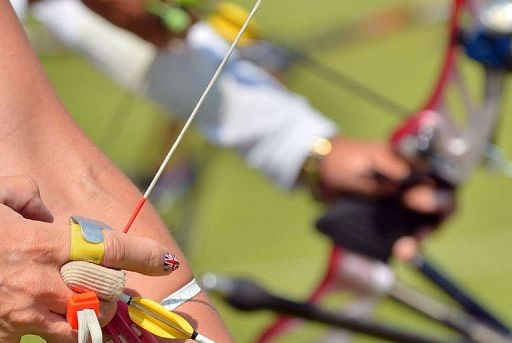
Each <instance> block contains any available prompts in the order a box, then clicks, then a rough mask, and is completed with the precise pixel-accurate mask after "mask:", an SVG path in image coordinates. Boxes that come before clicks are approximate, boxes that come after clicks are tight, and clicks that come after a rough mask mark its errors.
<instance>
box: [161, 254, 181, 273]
mask: <svg viewBox="0 0 512 343" xmlns="http://www.w3.org/2000/svg"><path fill="white" fill-rule="evenodd" d="M179 267H180V261H178V257H176V255H174V254H172V253H170V252H168V253H165V254H164V271H166V272H167V271H171V272H173V271H175V270H176V269H178V268H179Z"/></svg>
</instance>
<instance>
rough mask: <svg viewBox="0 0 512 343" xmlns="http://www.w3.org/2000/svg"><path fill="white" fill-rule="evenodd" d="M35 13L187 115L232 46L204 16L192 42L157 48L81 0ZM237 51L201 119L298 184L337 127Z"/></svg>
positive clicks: (220, 140) (217, 139)
mask: <svg viewBox="0 0 512 343" xmlns="http://www.w3.org/2000/svg"><path fill="white" fill-rule="evenodd" d="M34 16H35V17H36V18H37V19H38V20H40V21H41V22H43V23H44V24H45V25H46V26H48V27H49V28H50V30H51V31H53V32H54V33H55V35H56V36H57V37H59V38H61V39H62V40H63V41H64V42H65V43H66V44H68V45H69V46H71V47H72V48H74V49H75V50H78V51H80V52H82V53H84V54H85V55H86V56H87V57H88V58H89V59H90V60H91V61H92V62H93V63H94V64H96V65H98V66H99V67H100V68H101V69H102V70H103V71H104V72H106V74H108V75H109V76H110V77H112V78H113V79H114V80H116V81H117V82H119V83H120V84H121V85H122V86H124V87H128V88H130V89H134V90H136V89H137V88H139V87H137V84H141V83H142V82H143V80H144V79H145V78H146V77H147V79H146V82H147V87H145V88H144V89H145V92H146V93H147V94H146V95H147V96H148V97H149V98H151V99H152V100H154V101H156V102H157V103H159V104H160V105H162V106H163V107H164V108H166V109H167V110H168V111H169V112H171V113H175V114H177V115H180V116H186V115H188V114H189V113H190V112H191V110H192V108H193V106H194V105H195V103H196V102H197V100H198V98H199V96H200V94H201V93H202V91H203V90H204V88H205V87H206V85H207V83H208V81H209V80H210V78H211V76H212V75H213V72H214V70H215V69H216V67H217V66H218V64H219V62H220V60H221V59H222V57H223V55H224V53H225V52H226V50H227V48H228V44H227V43H226V42H225V41H224V40H223V39H222V38H221V37H219V36H218V35H217V34H216V33H215V32H214V30H213V29H211V28H210V27H209V26H208V25H207V24H204V23H199V24H196V25H194V26H193V27H192V28H191V30H190V33H189V35H188V38H187V40H186V42H185V44H179V45H176V44H175V45H173V46H171V47H170V48H169V49H168V50H165V51H159V52H158V53H156V51H155V49H154V48H153V47H152V46H151V45H149V44H147V43H146V42H144V41H142V40H141V39H139V38H138V37H136V36H134V35H132V34H130V33H127V32H126V31H124V30H122V29H119V28H117V27H115V26H113V25H111V24H110V23H108V22H106V21H105V20H103V19H102V18H100V17H99V16H98V15H96V14H95V13H93V12H92V11H90V10H89V9H88V8H87V7H85V6H84V5H82V4H81V3H80V2H79V1H78V0H44V1H42V2H39V3H37V4H36V5H35V7H34ZM233 57H234V58H233V59H232V60H231V62H230V63H229V64H228V65H227V68H226V70H225V72H224V73H223V74H222V76H221V78H220V79H219V81H218V83H217V85H216V87H214V89H213V90H212V92H211V93H210V95H209V97H208V98H207V101H206V102H205V104H204V107H203V109H202V110H201V113H199V115H198V116H197V124H198V125H199V127H200V128H201V130H202V132H203V133H204V134H205V135H206V136H207V137H208V138H209V140H210V141H212V142H213V143H215V144H218V145H220V146H223V147H232V148H235V149H237V150H238V151H239V152H240V153H241V154H242V155H243V157H244V158H245V159H246V161H247V162H248V164H250V165H251V166H254V167H256V168H258V169H260V170H261V171H262V172H264V173H265V174H266V175H267V176H268V177H269V178H270V179H271V180H273V181H274V182H275V183H277V184H279V185H281V186H282V187H284V188H287V189H288V188H291V187H292V186H293V185H294V183H295V181H296V178H297V176H298V173H299V170H300V166H301V165H302V163H303V161H304V159H305V157H306V155H307V154H308V152H309V149H310V147H311V144H312V142H313V140H314V139H316V138H317V137H327V136H332V135H334V134H335V133H336V127H335V126H334V124H333V123H332V122H330V121H329V120H327V119H326V118H325V117H323V116H322V115H321V114H320V113H318V112H317V111H316V110H315V109H313V108H312V107H311V106H310V105H309V104H308V102H307V101H305V100H304V99H303V98H302V97H299V96H297V95H295V94H293V93H291V92H289V91H287V90H286V89H285V88H284V87H283V86H282V85H281V84H279V82H277V81H276V80H275V79H273V78H272V77H271V76H270V75H268V74H267V73H266V72H264V71H263V70H261V69H259V68H258V67H256V66H254V65H253V64H251V63H248V62H247V61H244V60H241V59H239V58H237V56H236V55H235V56H233ZM148 68H149V69H148ZM147 70H149V71H148V72H147V75H146V71H147Z"/></svg>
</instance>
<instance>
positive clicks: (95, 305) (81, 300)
mask: <svg viewBox="0 0 512 343" xmlns="http://www.w3.org/2000/svg"><path fill="white" fill-rule="evenodd" d="M85 309H91V310H94V312H96V314H97V315H98V314H99V313H100V301H99V300H98V297H97V296H96V294H95V293H94V292H87V293H79V294H74V295H73V296H71V298H69V300H68V304H67V311H66V319H67V321H68V323H69V325H71V327H72V328H73V329H74V330H77V329H78V317H77V312H78V311H81V310H85Z"/></svg>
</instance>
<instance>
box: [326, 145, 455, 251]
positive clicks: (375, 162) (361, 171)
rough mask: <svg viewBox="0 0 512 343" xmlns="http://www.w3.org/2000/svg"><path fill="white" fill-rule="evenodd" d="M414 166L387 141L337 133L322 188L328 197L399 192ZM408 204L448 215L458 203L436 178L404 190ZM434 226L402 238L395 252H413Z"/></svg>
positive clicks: (415, 208)
mask: <svg viewBox="0 0 512 343" xmlns="http://www.w3.org/2000/svg"><path fill="white" fill-rule="evenodd" d="M411 172H412V167H411V166H410V165H409V164H408V163H407V162H406V161H404V160H403V159H401V158H400V157H399V156H398V155H397V154H395V153H394V152H393V151H392V149H391V147H390V146H389V145H388V144H386V143H375V142H366V141H359V140H354V139H350V138H344V137H336V138H334V139H333V140H332V150H331V152H330V153H329V154H328V155H327V156H325V157H324V158H323V160H322V163H321V165H320V179H321V191H322V193H323V198H324V199H325V200H330V199H334V198H336V197H338V196H343V194H357V195H362V196H368V197H378V196H384V195H389V194H394V193H396V192H398V191H399V190H400V188H401V186H402V185H403V182H404V181H405V180H406V179H407V178H408V177H409V176H410V175H411ZM402 200H403V203H404V205H405V206H406V207H408V208H410V209H412V210H414V211H417V212H420V213H425V214H441V216H443V217H448V216H449V215H450V214H451V213H452V212H453V209H454V207H455V197H454V193H453V191H452V190H446V189H439V188H438V187H437V186H436V185H435V183H434V182H433V181H432V180H429V179H424V180H420V181H419V183H418V185H417V186H414V187H412V188H409V189H408V190H407V191H405V192H404V193H402ZM432 229H434V228H429V227H425V228H420V229H419V230H418V233H417V236H416V237H414V238H413V239H406V240H400V241H398V244H396V245H395V252H396V254H395V255H397V256H399V257H400V258H404V257H405V256H412V255H413V254H414V253H415V252H416V250H417V249H418V242H419V241H421V240H422V239H423V238H424V237H426V236H427V234H428V233H430V232H431V231H432Z"/></svg>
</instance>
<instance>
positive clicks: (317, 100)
mask: <svg viewBox="0 0 512 343" xmlns="http://www.w3.org/2000/svg"><path fill="white" fill-rule="evenodd" d="M237 2H239V3H241V4H243V5H245V6H246V7H249V6H250V4H251V1H249V0H246V1H237ZM416 2H418V1H416ZM432 2H435V1H431V3H432ZM410 3H412V1H410V0H402V1H400V0H394V1H391V0H386V1H384V0H346V1H332V0H316V1H310V0H297V1H285V0H272V1H264V3H263V6H262V8H261V12H260V13H259V15H258V20H259V22H260V25H261V26H263V28H264V29H265V30H266V32H267V34H268V36H270V37H273V39H275V40H276V41H280V42H285V43H286V44H288V45H293V46H297V47H298V48H302V46H301V44H303V43H302V42H306V41H315V37H316V36H317V35H319V34H320V35H322V33H323V32H325V31H328V30H329V29H333V28H337V27H339V26H340V25H343V24H346V23H350V22H353V21H354V20H356V19H357V18H361V17H366V16H370V17H371V14H372V13H377V12H379V11H381V10H382V9H384V8H392V7H394V6H400V5H403V4H410ZM418 3H419V2H418ZM422 3H425V2H422ZM436 3H441V4H445V5H446V6H447V1H437V2H436ZM441 8H443V7H441ZM36 27H37V26H36ZM36 31H37V30H36ZM333 31H334V32H335V31H336V30H333ZM332 38H333V39H332V41H331V42H330V43H328V44H322V45H321V46H320V45H319V46H318V47H315V46H314V44H310V45H308V48H310V49H309V52H310V53H311V54H312V55H314V56H315V57H316V58H318V59H319V60H321V61H322V62H324V63H326V64H328V65H330V66H332V67H333V68H335V69H338V70H340V71H343V72H346V73H348V74H349V75H351V76H353V77H354V78H356V79H358V80H360V81H362V82H364V83H366V84H367V85H368V86H370V87H371V88H373V89H376V90H379V91H380V92H383V93H384V94H385V95H386V96H388V97H390V98H391V99H393V100H395V101H397V102H399V103H401V104H403V106H405V107H407V108H411V109H415V108H418V107H419V106H420V105H421V103H422V102H423V101H424V100H425V99H426V97H427V95H428V93H429V90H430V87H431V84H432V82H433V80H434V79H435V77H436V75H437V68H438V67H439V63H440V61H441V56H442V51H443V47H444V44H445V38H446V35H445V26H444V24H443V23H441V22H437V23H433V24H425V25H420V26H410V27H405V28H403V29H401V30H400V31H399V32H395V33H392V34H389V35H385V36H384V37H378V38H365V39H361V40H357V39H356V40H354V41H352V42H347V41H344V40H341V39H337V37H336V36H335V35H334V36H333V37H332ZM42 51H43V52H42V53H41V58H42V61H43V63H44V66H45V68H46V70H47V72H48V74H49V76H50V79H51V81H52V83H53V85H54V86H55V87H56V89H57V91H58V93H59V95H60V96H61V98H62V100H63V101H64V103H65V104H66V106H67V108H68V109H69V111H70V112H71V113H72V114H73V116H74V117H75V118H76V120H77V122H78V123H79V124H80V126H81V127H82V128H83V129H84V131H85V132H86V133H87V134H88V135H89V136H90V137H91V138H92V139H93V140H94V141H95V142H96V143H97V144H98V145H100V147H101V148H102V149H104V151H106V153H107V154H108V155H109V156H110V157H111V158H112V159H113V160H114V161H115V163H116V164H117V165H118V166H119V167H120V168H122V169H123V170H124V171H125V172H126V173H128V174H129V175H130V176H133V177H135V178H137V180H140V179H142V178H143V177H144V176H147V175H149V174H150V173H152V172H154V170H155V167H156V165H157V163H158V162H159V160H160V159H161V157H162V156H163V154H164V151H165V149H166V148H167V147H168V146H169V143H170V140H171V136H172V135H170V134H169V132H170V130H169V129H168V127H169V118H168V116H167V115H166V114H164V113H163V112H161V111H160V110H159V109H157V108H155V107H153V106H151V105H149V104H148V103H146V102H144V101H142V100H141V99H137V98H135V97H134V96H128V97H127V96H126V95H125V94H124V93H123V91H122V90H120V89H119V88H117V87H116V86H115V85H114V84H113V83H112V82H110V81H109V80H108V79H106V78H105V77H103V76H102V75H101V74H99V73H98V72H97V71H95V70H94V69H93V68H92V67H91V66H89V65H88V64H87V63H86V62H85V61H84V60H83V59H81V58H80V57H79V56H76V55H74V54H73V53H71V52H69V51H65V50H60V48H59V49H57V52H56V53H54V52H51V51H50V52H49V51H45V50H44V49H43V50H42ZM464 69H466V70H467V72H468V73H469V74H470V75H471V78H470V83H471V84H472V85H475V91H476V85H478V82H479V81H480V80H479V70H478V68H477V67H475V66H474V65H472V64H471V63H466V64H465V65H464ZM285 83H286V84H287V85H288V86H289V87H290V88H291V89H292V90H294V91H297V92H299V93H301V94H303V95H305V96H307V97H308V98H309V99H310V101H311V102H312V103H313V104H314V105H315V106H316V107H317V108H318V109H320V110H321V111H323V112H324V113H326V114H327V115H328V116H329V117H330V118H332V119H333V120H335V121H336V122H338V123H339V124H340V126H341V127H342V129H343V133H344V134H346V135H350V136H355V137H362V138H370V139H376V140H383V139H387V137H388V135H389V133H390V132H391V131H392V130H393V128H394V127H395V126H396V125H397V123H399V122H400V121H401V119H400V118H398V117H397V116H396V115H395V114H394V113H389V112H386V111H385V110H383V109H381V108H376V107H375V106H373V105H371V104H369V103H367V102H365V101H363V100H361V99H359V98H357V97H355V96H354V95H353V94H351V93H350V92H349V91H347V90H343V89H340V88H337V87H335V86H333V85H332V84H331V83H329V82H327V81H326V80H323V79H321V78H319V77H317V76H315V75H314V74H313V73H311V71H310V70H309V68H308V66H307V65H306V64H304V65H303V64H297V65H294V66H293V68H292V69H291V70H290V72H289V73H288V74H287V75H286V77H285ZM235 96H236V95H235ZM123 98H124V100H122V99H123ZM506 98H508V99H507V103H506V104H505V106H504V114H505V117H504V120H503V122H502V124H501V128H500V134H499V138H498V141H499V143H500V145H501V146H502V147H504V148H505V149H507V148H509V150H508V151H510V147H511V143H512V142H511V140H512V136H511V134H510V133H511V132H512V122H511V120H510V116H509V115H507V114H508V112H510V109H511V107H510V106H511V105H512V102H511V101H510V100H509V99H510V97H506ZM122 101H125V102H126V101H128V106H127V108H126V109H123V111H124V112H125V113H124V115H122V118H121V122H120V123H119V125H118V130H115V133H113V134H112V135H109V137H105V130H106V126H107V125H108V122H109V119H110V118H112V116H113V115H114V113H115V112H116V108H118V107H119V104H120V102H122ZM182 149H183V150H182V154H181V155H182V156H183V155H187V156H193V157H194V159H195V160H197V161H199V165H200V166H201V168H200V174H199V178H198V182H197V183H196V185H195V186H194V189H193V191H192V192H191V193H190V194H189V195H188V196H186V197H184V198H182V199H180V200H179V201H178V202H177V203H176V204H175V205H174V206H173V207H172V208H170V209H165V213H162V215H163V216H164V217H165V218H166V219H167V220H168V221H169V225H170V230H171V231H173V232H174V234H175V235H176V236H177V237H178V238H179V239H180V240H181V241H182V245H183V247H184V249H185V250H186V252H187V254H188V257H189V260H190V263H191V264H192V267H193V269H194V270H195V273H196V274H197V276H200V275H202V274H203V273H205V272H208V271H214V272H218V273H224V274H229V275H245V276H251V277H254V278H256V279H258V280H259V281H261V282H262V283H263V284H264V285H266V286H268V287H269V288H270V289H272V290H274V291H276V292H279V293H282V294H284V295H287V296H290V297H294V298H299V299H300V298H302V297H304V296H305V295H306V294H308V292H309V291H310V290H311V289H312V287H313V286H314V285H315V284H316V282H317V281H318V280H319V278H320V277H321V276H322V274H323V271H324V268H325V265H326V258H327V254H328V250H329V242H328V241H327V240H326V239H325V238H324V237H322V236H320V235H319V234H317V233H316V232H315V230H314V228H313V226H312V223H313V221H314V220H315V219H316V218H317V217H318V216H319V215H320V214H321V213H322V207H321V206H319V205H318V204H316V203H314V202H312V201H311V200H310V198H309V196H308V194H306V193H305V192H302V191H296V192H293V193H291V194H287V193H284V192H282V191H280V190H279V189H277V188H276V187H273V186H272V185H271V184H270V183H269V182H268V181H267V180H265V179H264V177H262V176H261V175H260V174H258V173H257V172H255V171H253V170H250V169H249V168H248V167H247V166H245V165H244V163H243V161H241V159H240V158H239V157H238V156H237V155H236V153H234V152H232V151H225V150H224V151H222V150H219V149H217V148H214V147H211V146H209V145H207V144H206V143H204V142H203V141H202V139H201V138H200V136H199V135H198V134H197V132H192V133H191V134H190V135H189V136H188V137H187V141H186V143H185V144H184V146H183V147H182ZM511 185H512V180H510V179H507V178H505V177H503V176H500V175H497V174H492V173H488V172H485V171H478V172H477V173H476V174H475V175H474V176H473V177H472V178H471V180H470V182H469V183H468V185H467V186H465V187H464V188H463V189H462V190H461V192H460V193H459V209H458V211H457V213H456V215H455V216H454V217H453V218H452V219H451V220H450V221H449V222H448V223H446V225H445V226H444V228H443V230H442V231H440V232H438V233H436V234H435V235H433V236H432V237H431V238H430V239H429V240H428V242H427V243H426V246H425V248H426V251H427V253H428V254H429V255H430V256H432V257H433V258H434V260H435V261H438V262H439V263H440V264H441V265H442V266H444V267H445V269H447V270H449V271H450V272H451V274H452V275H453V276H455V277H456V278H457V279H458V280H460V282H462V283H463V284H464V285H465V286H466V287H467V288H468V289H469V290H470V291H471V292H472V293H473V294H475V295H477V296H479V297H480V298H482V299H484V300H485V301H486V302H487V303H488V304H489V305H490V306H492V308H494V309H495V310H496V311H497V312H498V313H499V314H501V315H502V316H503V317H504V318H506V319H510V313H511V310H510V309H511V308H512V296H510V285H512V264H511V263H510V260H511V259H512V250H511V249H510V244H511V243H512V230H510V228H511V227H512V215H511V213H510V212H508V211H510V206H511V200H512V193H511V192H510V190H511V188H512V187H511ZM396 269H397V270H398V271H399V273H400V274H401V275H402V276H403V277H404V278H405V279H406V280H407V281H408V282H411V283H414V284H415V285H417V286H418V287H420V288H421V289H424V290H426V291H427V292H430V293H433V294H436V293H435V291H434V290H432V289H430V288H429V287H428V285H426V284H423V283H422V282H421V280H419V279H417V278H416V277H415V275H414V274H413V273H411V272H410V271H409V270H408V269H407V267H405V266H400V265H397V266H396ZM340 301H341V300H340V299H335V298H333V299H329V304H326V306H331V307H336V305H337V306H340V305H339V302H340ZM216 304H217V306H218V307H219V309H220V311H221V314H222V316H223V318H224V320H225V321H226V323H227V325H228V326H229V328H230V330H231V332H232V333H233V335H234V336H235V337H236V339H237V341H239V342H251V340H253V339H254V338H255V336H256V335H257V334H258V333H259V331H260V330H261V328H262V327H263V326H264V325H265V324H267V323H268V322H269V321H270V320H272V318H273V317H272V315H270V314H267V313H257V314H240V313H238V312H236V311H234V310H232V309H230V308H229V307H227V306H225V305H223V304H222V303H220V302H217V301H216ZM378 317H379V318H383V319H385V320H388V321H394V322H398V323H400V324H402V325H404V326H406V327H410V328H419V329H421V330H423V331H425V332H431V333H439V334H442V335H445V334H446V333H445V332H444V331H443V329H441V328H439V327H438V326H436V325H433V324H431V323H430V322H427V321H423V320H422V319H420V318H418V317H417V316H416V315H414V314H412V313H411V312H409V311H407V310H404V309H402V308H400V307H398V306H397V305H394V304H392V303H389V302H387V301H384V302H383V303H382V305H381V306H380V307H379V310H378ZM322 330H323V328H322V327H320V326H317V325H308V326H306V327H305V329H304V330H301V331H300V333H299V335H295V336H293V337H290V338H288V339H283V340H280V341H282V342H306V341H311V340H312V339H314V337H315V335H317V334H318V333H321V332H322ZM358 341H360V342H375V341H376V340H374V339H369V338H360V340H358Z"/></svg>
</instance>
